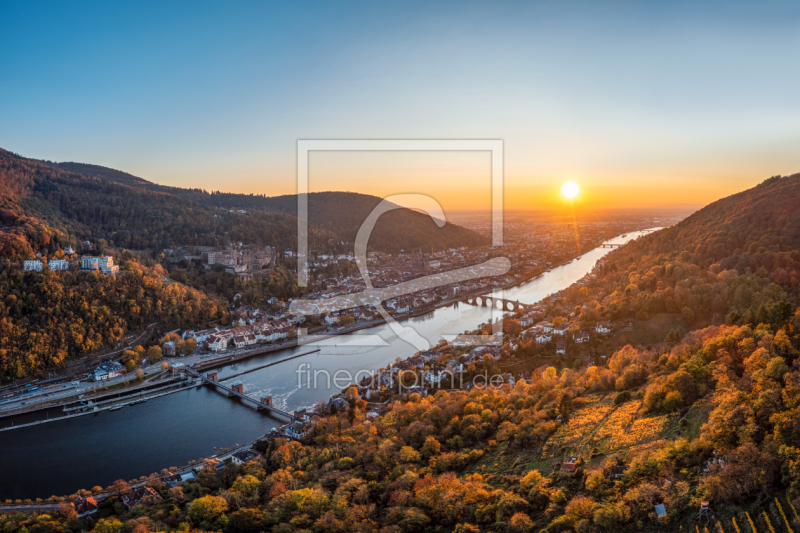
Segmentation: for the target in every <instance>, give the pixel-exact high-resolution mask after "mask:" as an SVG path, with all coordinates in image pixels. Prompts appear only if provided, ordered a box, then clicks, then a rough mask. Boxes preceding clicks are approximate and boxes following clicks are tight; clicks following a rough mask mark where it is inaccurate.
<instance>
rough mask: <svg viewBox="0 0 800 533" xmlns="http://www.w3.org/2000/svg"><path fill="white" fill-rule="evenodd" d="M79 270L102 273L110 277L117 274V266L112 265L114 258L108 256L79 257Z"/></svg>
mask: <svg viewBox="0 0 800 533" xmlns="http://www.w3.org/2000/svg"><path fill="white" fill-rule="evenodd" d="M81 269H82V270H93V271H95V272H102V273H103V274H107V275H110V276H114V275H116V274H117V272H119V266H117V265H115V264H114V258H113V257H111V256H108V255H104V256H102V257H95V256H90V255H86V256H83V257H81Z"/></svg>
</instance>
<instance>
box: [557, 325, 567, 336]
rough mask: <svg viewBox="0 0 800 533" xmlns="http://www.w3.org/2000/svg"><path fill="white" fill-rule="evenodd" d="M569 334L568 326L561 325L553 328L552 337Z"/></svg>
mask: <svg viewBox="0 0 800 533" xmlns="http://www.w3.org/2000/svg"><path fill="white" fill-rule="evenodd" d="M568 332H569V326H568V325H566V324H563V325H561V326H558V327H555V328H553V335H561V336H564V335H566V334H567V333H568Z"/></svg>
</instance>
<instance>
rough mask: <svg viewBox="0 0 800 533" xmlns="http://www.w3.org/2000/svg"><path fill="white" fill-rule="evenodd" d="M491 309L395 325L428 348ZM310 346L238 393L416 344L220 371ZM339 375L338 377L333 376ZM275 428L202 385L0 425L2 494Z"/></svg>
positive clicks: (154, 465) (534, 288)
mask: <svg viewBox="0 0 800 533" xmlns="http://www.w3.org/2000/svg"><path fill="white" fill-rule="evenodd" d="M642 233H643V232H632V233H629V234H628V235H627V237H625V238H622V237H618V238H616V239H613V240H611V241H609V242H612V243H623V242H626V241H628V240H631V239H634V238H636V237H638V236H640V235H642ZM609 251H611V249H610V248H595V249H594V250H591V251H589V252H587V253H585V254H583V256H582V257H581V259H576V260H574V261H573V262H571V263H568V264H566V265H563V266H560V267H557V268H554V269H553V270H552V271H551V272H548V273H545V274H544V275H542V276H540V277H539V278H537V279H535V280H532V281H530V282H528V283H525V284H523V285H521V286H519V287H516V288H514V289H509V290H506V291H503V292H502V293H497V296H501V295H502V296H503V297H505V298H510V299H514V300H516V299H518V300H519V301H520V302H523V303H529V304H531V303H535V302H537V301H539V300H541V299H542V298H544V297H546V296H548V295H549V294H552V293H554V292H557V291H559V290H561V289H564V288H566V287H568V286H570V285H571V284H572V283H574V282H576V281H578V280H579V279H581V278H582V277H583V276H585V275H586V274H587V273H588V272H590V271H591V270H592V268H593V267H594V265H595V264H596V263H597V260H598V259H600V258H601V257H603V256H604V255H605V254H607V253H608V252H609ZM497 316H499V314H498V312H497V311H493V310H490V309H488V308H485V307H476V306H472V305H469V304H464V303H457V304H453V305H451V306H448V307H442V308H439V309H436V310H434V311H431V312H430V313H427V314H425V315H422V316H418V317H415V318H410V319H408V320H405V321H403V322H402V325H404V326H411V327H413V328H414V329H415V330H416V331H417V333H419V334H420V335H422V336H423V337H425V338H426V339H427V340H428V342H430V343H431V344H432V345H434V344H436V343H437V342H439V340H441V339H442V336H443V335H456V334H459V333H462V332H464V331H465V330H470V329H475V328H476V327H477V326H478V325H479V324H481V323H483V322H486V321H487V320H490V319H492V318H494V317H497ZM365 336H373V337H372V338H373V340H374V339H377V338H378V337H379V338H380V339H383V342H382V343H381V345H379V346H375V345H369V346H362V345H360V344H364V341H363V339H364V338H365ZM374 336H377V337H374ZM316 347H319V349H320V350H319V351H318V352H315V353H312V354H309V355H305V356H303V357H299V358H296V359H292V360H290V361H286V362H284V363H280V364H277V365H273V366H269V367H266V368H263V369H260V370H256V371H254V372H250V373H247V374H243V375H241V376H239V377H237V378H235V380H232V381H242V382H243V383H244V389H245V393H246V394H248V395H250V396H254V397H259V396H265V395H268V394H271V395H272V396H273V398H274V402H275V405H276V407H279V408H282V409H284V410H294V409H298V408H301V407H307V406H311V405H313V404H314V403H316V402H318V401H320V400H326V399H327V398H329V397H330V396H331V395H333V394H335V393H337V392H339V391H340V390H341V389H342V388H343V387H344V386H346V384H347V382H348V378H349V377H350V376H355V375H356V374H357V373H358V372H359V371H361V372H368V371H372V370H377V369H379V368H382V367H386V366H387V365H389V364H391V363H394V362H395V361H396V360H397V359H398V358H399V359H405V358H406V357H409V356H410V355H412V354H413V353H414V352H415V351H416V350H415V348H414V347H413V346H411V345H410V344H407V343H406V342H404V341H402V340H400V339H399V338H397V336H396V335H395V334H394V333H393V332H392V330H391V329H390V328H389V327H388V325H386V324H383V325H380V326H375V327H373V328H369V329H365V330H361V331H359V332H356V333H352V334H348V335H343V336H340V337H336V338H334V339H331V340H328V341H325V342H323V343H320V344H319V345H318V346H317V345H313V344H311V345H303V346H298V347H295V348H288V349H286V350H281V351H279V352H273V353H270V354H265V355H263V356H257V357H253V358H251V359H247V360H245V361H240V362H238V363H237V364H235V365H230V366H228V367H225V368H221V369H219V373H220V378H224V377H226V376H230V375H232V374H236V373H239V372H242V371H245V370H248V369H252V368H256V367H259V366H262V365H264V364H266V363H269V362H272V361H280V360H282V359H284V358H286V357H289V356H291V355H294V354H300V353H305V352H308V351H310V350H312V349H314V348H316ZM301 365H304V366H301ZM337 372H338V374H337ZM337 375H338V377H339V381H338V382H337V381H336V380H335V379H334V378H335V377H336V376H337ZM362 375H363V374H362ZM337 385H338V386H337ZM61 414H63V413H61V412H60V410H59V409H53V410H51V411H50V412H49V413H47V414H46V415H45V416H52V417H55V416H60V415H61ZM37 416H41V415H37ZM25 421H28V420H26V419H19V420H18V421H15V423H23V422H25ZM277 425H280V424H279V423H278V422H276V421H275V420H273V419H272V418H270V417H268V416H266V415H264V414H261V413H259V412H257V411H255V410H254V409H252V408H251V407H249V406H247V405H245V404H242V403H239V402H238V401H234V400H230V399H228V398H227V397H225V396H223V395H221V394H219V393H217V392H215V391H213V390H210V389H209V388H207V387H201V388H194V389H191V390H186V391H182V392H179V393H175V394H171V395H168V396H164V397H162V398H156V399H152V400H149V401H148V402H147V403H143V404H139V405H135V406H127V407H125V408H124V409H121V410H119V411H114V412H109V411H103V412H101V413H99V414H97V415H88V416H83V417H78V418H75V419H71V420H64V421H58V422H51V423H47V424H41V425H38V426H31V427H28V428H22V429H17V430H13V431H5V432H0V500H3V499H6V498H12V499H16V498H36V497H41V498H45V497H47V496H50V495H51V494H57V495H64V494H71V493H74V492H75V491H77V490H78V489H81V488H86V489H90V488H91V487H93V486H95V485H100V486H103V487H105V486H108V485H110V484H111V483H112V482H114V481H115V480H117V479H126V480H130V479H133V478H137V477H139V476H142V475H149V474H150V473H152V472H157V471H160V470H161V469H162V468H166V467H169V466H176V465H182V464H186V463H187V462H188V461H189V460H191V459H200V458H202V457H207V456H209V455H211V454H213V453H214V452H216V451H219V450H220V449H221V448H224V447H232V446H235V445H236V444H243V443H245V442H249V441H251V440H253V439H255V438H258V437H259V436H261V435H263V434H265V433H267V432H268V431H269V430H270V429H271V428H273V427H276V426H277Z"/></svg>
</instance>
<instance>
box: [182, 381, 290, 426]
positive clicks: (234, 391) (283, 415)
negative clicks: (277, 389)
mask: <svg viewBox="0 0 800 533" xmlns="http://www.w3.org/2000/svg"><path fill="white" fill-rule="evenodd" d="M186 371H187V372H188V373H189V374H191V375H192V376H194V377H196V378H200V379H201V380H203V382H204V383H205V384H206V385H211V386H213V387H216V388H217V389H218V390H220V391H221V392H224V393H226V394H227V395H228V397H229V398H239V399H241V400H244V401H246V402H250V403H252V404H254V405H255V406H256V408H257V409H259V410H264V411H267V412H268V413H269V414H270V415H271V416H273V418H277V419H279V420H282V419H285V420H288V421H290V422H293V421H294V420H295V417H294V415H292V414H289V413H287V412H286V411H282V410H280V409H278V408H277V407H273V406H272V397H271V396H269V397H267V398H262V399H261V400H256V399H255V398H251V397H250V396H247V395H246V394H244V386H243V385H242V384H241V383H236V384H233V388H232V387H228V386H227V385H225V384H223V383H220V382H219V381H217V379H218V378H217V377H216V376H210V377H206V376H204V375H202V374H200V373H199V372H197V371H195V370H194V369H192V368H187V369H186ZM212 374H216V372H212Z"/></svg>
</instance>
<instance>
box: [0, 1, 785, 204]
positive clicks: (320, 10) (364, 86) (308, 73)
mask: <svg viewBox="0 0 800 533" xmlns="http://www.w3.org/2000/svg"><path fill="white" fill-rule="evenodd" d="M312 5H313V6H314V9H313V10H304V9H303V6H302V5H293V4H271V5H269V6H265V5H258V4H238V5H236V6H225V7H224V8H223V7H221V6H214V5H212V4H202V5H200V6H199V8H195V9H191V10H187V9H185V8H184V6H183V5H181V4H172V5H170V6H161V5H157V4H154V3H153V4H146V5H145V6H144V7H141V6H135V7H134V6H122V7H120V6H117V7H115V8H114V9H95V8H94V7H96V6H93V5H91V4H85V5H82V6H81V7H80V8H79V9H75V8H74V6H69V7H68V6H61V5H56V6H51V8H50V9H48V10H47V11H46V12H43V11H41V10H37V9H34V8H32V7H31V6H28V5H21V4H10V3H6V4H4V5H3V7H2V8H0V10H2V13H3V14H4V16H3V17H2V19H3V20H4V21H6V23H5V24H4V25H3V31H2V32H0V59H2V60H3V61H4V63H5V64H6V65H7V68H8V69H9V71H10V72H15V76H14V77H13V78H9V79H7V80H5V81H4V83H2V84H0V101H2V102H3V103H4V104H3V107H4V113H3V114H4V120H3V123H2V124H0V145H1V146H4V147H6V148H7V149H8V150H10V151H13V152H16V153H20V154H22V155H23V156H24V157H29V158H36V159H46V160H59V161H77V162H82V163H88V164H94V165H100V166H105V167H109V168H114V169H118V170H122V171H124V172H128V173H130V174H133V175H135V176H139V177H142V178H144V179H147V180H149V181H153V182H155V183H158V184H162V185H169V186H176V187H198V188H205V189H209V190H211V189H214V190H225V191H226V192H234V193H245V194H249V193H254V194H266V195H268V196H276V195H281V194H293V193H295V192H296V186H295V168H294V167H295V161H296V159H295V145H296V142H297V140H298V139H308V138H329V139H342V138H349V139H361V138H365V139H366V138H387V139H396V138H422V139H428V138H432V139H435V138H455V139H462V138H481V139H487V138H488V139H502V140H503V141H504V144H505V193H506V194H505V206H506V208H507V209H512V210H513V209H525V208H528V207H529V206H537V207H539V206H544V207H556V208H557V207H559V203H560V202H562V200H563V199H562V198H561V197H560V195H559V194H558V193H559V189H560V187H561V186H562V184H563V183H565V182H567V181H575V182H577V183H578V184H579V185H580V188H581V194H580V195H579V196H578V197H577V199H576V203H578V202H580V203H582V204H583V205H585V206H586V208H589V209H602V208H604V207H609V208H615V209H617V208H628V207H637V208H653V209H659V208H671V209H674V208H677V209H687V208H689V207H693V208H697V207H700V206H702V205H707V204H708V203H710V202H712V201H714V200H716V199H718V198H720V197H724V196H728V195H730V194H733V193H735V192H739V191H741V190H745V189H748V188H750V187H752V186H754V185H756V184H758V183H760V182H761V181H763V180H764V179H767V178H768V177H770V176H773V175H791V174H793V173H796V172H799V171H800V154H798V152H797V150H796V146H797V145H798V143H800V131H798V128H797V127H796V124H797V123H800V120H798V119H800V102H798V99H797V98H796V97H795V95H794V91H793V89H792V88H793V87H794V86H796V85H797V82H798V81H800V66H798V65H797V62H796V61H794V60H793V55H794V51H796V50H797V49H798V45H800V32H798V31H797V23H796V20H797V19H798V16H799V15H800V7H799V6H797V5H794V4H791V3H788V2H771V3H768V4H766V5H761V6H759V9H756V8H754V7H751V6H748V5H746V4H735V5H720V4H716V3H712V2H709V3H702V4H689V3H678V4H673V5H670V6H657V7H654V6H643V5H632V4H629V3H613V4H609V5H605V6H595V5H592V4H588V3H583V4H578V5H577V6H563V5H550V4H535V5H527V4H525V5H522V4H515V3H507V4H501V5H493V6H488V5H483V4H470V5H469V9H460V10H453V9H452V7H453V5H454V4H449V3H443V4H437V5H435V6H431V5H426V4H424V3H411V4H404V5H403V6H402V7H400V6H397V5H384V6H374V5H370V4H366V3H358V2H355V3H348V4H345V5H343V6H337V7H334V6H328V5H325V4H318V3H313V4H312ZM192 6H193V7H194V6H195V4H192ZM687 15H690V16H687ZM364 43H370V44H371V45H370V46H368V47H365V46H363V45H364ZM778 65H780V71H781V79H780V81H779V82H778V83H771V82H772V81H773V80H774V78H773V77H772V76H768V75H767V73H771V72H772V69H773V68H775V67H777V66H778ZM98 67H99V68H98ZM408 159H409V160H407V161H403V158H402V157H397V156H395V155H392V154H367V155H365V154H345V155H342V154H312V157H311V164H312V166H314V169H313V171H312V173H311V179H312V184H311V186H312V188H311V190H328V189H331V190H355V191H357V192H363V193H367V194H374V195H377V196H386V195H389V194H397V193H401V192H420V193H425V194H430V195H431V196H433V197H434V198H436V199H437V200H439V201H440V203H442V205H443V206H444V207H445V209H446V210H463V209H469V210H475V209H486V208H488V196H489V195H488V192H487V191H488V189H487V188H486V186H485V181H486V179H487V176H488V167H489V165H488V156H487V155H486V154H481V153H475V154H469V153H459V154H456V155H452V154H438V155H431V154H424V155H415V156H413V157H410V158H408ZM404 169H405V170H404ZM399 179H400V180H402V182H403V188H404V190H397V186H396V185H395V184H394V183H395V182H396V181H398V180H399ZM223 184H224V185H223ZM687 188H690V190H691V194H690V195H688V197H687V194H686V192H687Z"/></svg>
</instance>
